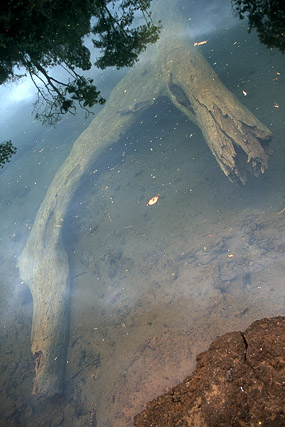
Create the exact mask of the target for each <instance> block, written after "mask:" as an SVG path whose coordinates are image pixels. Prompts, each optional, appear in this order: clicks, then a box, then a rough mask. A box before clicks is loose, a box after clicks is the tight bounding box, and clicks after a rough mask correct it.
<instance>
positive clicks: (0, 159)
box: [0, 141, 17, 168]
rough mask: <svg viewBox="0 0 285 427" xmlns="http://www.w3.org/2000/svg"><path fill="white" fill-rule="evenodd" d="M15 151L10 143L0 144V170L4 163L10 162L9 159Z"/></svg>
mask: <svg viewBox="0 0 285 427" xmlns="http://www.w3.org/2000/svg"><path fill="white" fill-rule="evenodd" d="M16 151H17V149H16V147H14V146H13V144H12V142H11V141H5V142H1V143H0V168H3V166H4V164H5V163H9V162H10V157H11V156H12V154H15V153H16Z"/></svg>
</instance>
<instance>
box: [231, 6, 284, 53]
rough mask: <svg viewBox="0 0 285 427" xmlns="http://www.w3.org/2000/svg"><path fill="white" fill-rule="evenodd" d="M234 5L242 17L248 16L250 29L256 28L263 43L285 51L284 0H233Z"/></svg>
mask: <svg viewBox="0 0 285 427" xmlns="http://www.w3.org/2000/svg"><path fill="white" fill-rule="evenodd" d="M232 5H233V9H234V11H235V12H236V13H237V14H238V15H239V17H240V18H241V19H244V18H246V17H247V18H248V21H249V31H251V30H252V28H256V30H257V33H258V36H259V39H260V41H261V42H262V43H264V44H265V45H266V46H268V47H269V48H277V49H279V50H281V52H282V53H284V52H285V1H284V0H232Z"/></svg>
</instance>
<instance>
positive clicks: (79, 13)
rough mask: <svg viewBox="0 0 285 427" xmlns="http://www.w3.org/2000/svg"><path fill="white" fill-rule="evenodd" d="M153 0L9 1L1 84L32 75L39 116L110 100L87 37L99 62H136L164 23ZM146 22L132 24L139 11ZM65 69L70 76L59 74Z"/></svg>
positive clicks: (52, 117) (3, 14)
mask: <svg viewBox="0 0 285 427" xmlns="http://www.w3.org/2000/svg"><path fill="white" fill-rule="evenodd" d="M150 3H151V0H121V1H116V0H41V1H34V0H6V1H3V2H1V5H0V28H1V30H0V31H1V33H0V84H3V83H7V82H9V81H12V80H16V79H19V78H21V77H23V76H25V75H29V76H30V78H31V79H32V81H33V83H34V84H35V86H36V87H37V92H38V99H37V102H36V105H35V107H36V108H35V117H36V118H37V119H40V120H41V121H42V122H44V123H51V124H54V123H56V122H57V121H58V120H59V119H60V117H61V116H62V115H63V114H65V113H66V112H70V113H72V114H74V113H75V112H76V108H77V107H78V105H79V106H80V107H81V108H83V109H85V110H86V112H87V111H88V109H89V108H91V107H92V106H93V105H94V104H96V103H100V104H103V103H104V102H105V100H104V98H103V97H102V96H101V94H100V91H99V90H98V89H97V87H96V86H95V84H94V81H93V79H91V78H88V77H85V76H84V75H82V71H86V70H89V69H90V68H91V66H92V63H91V59H90V58H91V53H90V50H89V49H88V48H87V47H86V45H84V37H85V36H87V35H91V36H92V39H93V40H92V41H93V44H94V47H95V48H99V50H100V56H99V58H98V59H97V61H96V64H95V65H96V66H97V67H99V68H102V69H104V68H106V67H109V66H115V67H117V68H120V67H125V66H131V65H133V64H134V62H135V61H137V59H138V56H139V54H140V52H141V51H142V50H144V49H145V47H146V45H147V44H148V43H153V42H155V41H156V40H157V38H158V32H159V26H158V25H154V23H153V22H152V19H151V14H150V12H149V6H150ZM137 11H138V12H140V15H143V17H144V24H143V25H140V26H136V27H135V26H133V22H134V17H135V13H136V12H137ZM91 18H92V19H91ZM55 66H59V67H61V68H62V69H63V70H64V71H65V73H66V74H67V75H68V78H67V79H60V78H57V77H55V75H56V76H58V75H59V72H58V70H57V73H56V74H55V73H53V72H52V68H53V67H55Z"/></svg>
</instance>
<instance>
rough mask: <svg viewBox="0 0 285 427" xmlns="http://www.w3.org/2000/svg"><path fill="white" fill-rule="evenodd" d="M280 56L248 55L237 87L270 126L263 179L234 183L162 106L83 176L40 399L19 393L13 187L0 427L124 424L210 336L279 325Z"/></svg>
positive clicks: (21, 307)
mask: <svg viewBox="0 0 285 427" xmlns="http://www.w3.org/2000/svg"><path fill="white" fill-rule="evenodd" d="M251 55H252V53H249V58H251V57H252V56H251ZM272 55H273V54H272ZM278 58H279V56H278ZM278 58H277V59H276V58H275V57H274V55H273V57H271V59H270V60H268V64H267V65H266V66H267V68H266V66H264V64H263V63H262V61H261V59H259V57H258V56H257V57H256V58H254V61H255V62H254V63H255V64H257V65H256V68H254V69H253V70H252V74H251V76H250V78H248V79H246V80H244V81H243V83H242V84H243V85H244V86H243V88H244V90H246V91H247V92H248V93H249V94H254V96H252V97H250V95H249V98H247V103H246V105H247V106H248V108H250V109H251V110H252V111H253V112H254V113H255V114H257V115H258V117H259V118H260V119H261V120H262V121H263V122H265V123H266V124H269V125H270V128H271V129H272V130H274V140H273V142H272V150H273V153H274V155H273V156H272V158H271V161H270V166H269V170H268V171H267V172H266V174H265V175H264V176H261V177H260V178H258V179H250V180H249V182H248V184H247V186H245V187H234V186H233V185H231V184H230V183H228V182H227V180H226V178H225V176H224V175H223V174H222V172H221V171H220V170H219V168H218V165H217V164H216V162H215V160H214V158H213V156H212V155H211V153H210V152H209V150H208V148H207V147H206V144H205V141H204V139H203V137H202V135H201V133H200V131H199V130H198V129H197V128H196V127H194V125H193V124H192V123H190V122H189V121H187V120H186V119H185V117H184V116H182V115H181V114H180V113H179V112H177V111H176V110H174V109H173V108H172V107H171V106H170V105H169V103H168V101H167V100H166V99H162V100H159V102H158V103H157V104H156V105H153V106H152V107H151V108H150V109H149V110H148V111H147V112H146V113H145V116H144V117H143V119H142V120H141V122H139V123H137V124H136V126H134V127H133V128H132V129H130V130H129V131H128V133H127V134H126V135H124V136H123V137H122V139H121V141H120V142H119V143H118V144H116V146H114V147H112V149H111V150H108V152H107V153H105V155H104V156H102V159H101V162H100V164H96V165H94V170H93V173H90V174H89V175H88V176H87V177H86V180H85V182H84V183H83V185H82V187H81V189H80V191H79V192H78V194H76V196H75V197H74V199H73V201H72V205H71V206H70V215H69V217H68V218H66V221H65V227H64V241H65V245H66V248H67V250H68V255H69V260H70V269H71V279H72V280H71V281H72V288H71V322H70V339H69V348H68V357H67V365H66V387H65V394H64V397H63V398H59V399H57V400H54V401H52V402H45V401H41V400H36V399H35V398H34V397H33V396H32V395H31V389H32V380H33V376H34V361H33V359H32V356H31V352H30V342H29V339H30V327H31V321H32V300H31V297H30V294H29V291H28V290H27V289H26V288H25V287H24V286H23V285H21V283H20V282H21V280H20V278H19V277H18V273H17V269H16V259H17V255H18V252H19V247H20V248H21V247H23V244H24V241H25V239H26V237H27V233H28V229H29V227H30V225H29V224H30V222H29V221H28V220H26V218H30V217H32V216H33V215H34V213H35V212H36V210H37V209H36V208H37V206H35V205H33V204H32V203H31V200H32V198H33V197H32V196H33V193H32V192H30V193H29V196H28V198H27V197H26V195H25V194H24V187H23V188H22V199H21V200H19V197H20V195H19V194H18V195H17V193H15V194H16V195H17V201H16V202H15V203H14V205H13V200H12V201H11V204H9V206H8V205H7V206H6V208H5V210H3V212H4V213H5V217H4V215H3V218H4V219H3V223H2V231H3V233H2V236H3V238H2V242H5V243H7V242H9V244H8V243H7V246H5V251H4V249H3V246H2V249H1V257H2V263H1V266H0V271H1V275H0V277H1V279H0V280H1V297H2V298H1V314H0V316H1V325H2V328H1V337H0V338H1V342H2V343H3V346H2V345H1V348H3V352H2V356H1V357H2V360H1V383H2V384H1V388H2V390H5V393H6V399H4V400H3V401H2V402H1V408H0V410H1V412H0V415H1V417H0V420H1V422H4V424H3V425H5V426H7V427H9V426H38V425H42V426H57V425H64V426H70V425H72V426H85V425H89V426H95V425H98V426H106V427H108V426H116V427H120V426H122V427H123V426H124V427H126V426H131V425H132V418H133V416H134V415H135V414H136V413H137V412H139V411H140V410H141V409H142V408H143V405H144V403H145V402H146V401H148V400H149V399H151V398H154V397H156V396H157V395H158V394H161V393H163V392H164V391H165V390H167V389H168V388H169V387H172V386H174V385H175V384H177V383H179V382H181V381H182V380H183V378H184V377H185V376H186V375H189V373H190V372H191V371H192V370H193V368H194V366H195V358H196V355H197V354H198V353H199V352H201V351H203V350H205V349H206V348H207V347H208V345H209V344H210V342H211V341H212V340H213V339H214V338H215V337H217V336H218V335H221V334H223V333H224V332H226V331H230V330H244V329H245V328H246V327H247V326H248V325H249V324H250V323H252V322H253V321H254V320H256V319H259V318H262V317H270V316H277V315H284V307H285V304H284V267H285V257H284V250H285V230H284V226H285V213H284V208H285V195H284V182H285V170H284V163H285V152H284V145H282V144H283V134H282V132H283V129H282V126H283V124H282V117H283V116H282V113H281V112H280V111H279V110H278V109H276V108H274V107H273V102H272V101H273V99H274V100H275V99H276V102H277V100H278V97H280V89H279V88H278V87H277V86H276V85H275V84H273V83H272V79H273V77H274V76H275V75H276V71H278V64H279V63H278ZM275 59H276V62H275V63H274V61H275ZM258 61H260V64H263V69H262V70H261V68H258ZM228 62H229V67H232V73H233V74H234V73H237V74H238V75H242V71H241V69H238V67H234V63H232V64H231V61H230V60H229V61H228ZM272 64H275V68H276V69H274V70H273V71H272V68H274V67H272ZM240 67H242V65H240ZM223 69H224V68H223V67H222V66H221V69H220V70H219V71H220V72H221V73H222V76H221V77H222V78H223V79H224V81H225V83H226V84H227V86H228V87H229V88H230V89H231V90H233V92H234V93H235V94H236V95H237V96H239V94H240V91H241V88H240V87H237V86H235V85H234V86H233V87H231V85H230V84H229V83H230V82H229V80H228V76H227V71H224V74H223ZM266 71H267V72H268V76H269V77H268V81H267V78H266V79H265V78H264V77H263V76H264V73H265V72H266ZM270 73H271V74H270ZM233 74H231V75H233ZM233 78H234V77H233ZM265 80H266V81H265ZM234 81H236V80H234ZM241 81H242V80H241ZM269 81H270V82H271V83H272V85H269ZM265 83H268V92H267V93H265V92H264V90H263V87H264V84H265ZM269 94H270V95H269ZM256 105H258V106H263V108H262V111H258V110H256V111H255V106H256ZM260 108H261V107H260ZM31 173H32V171H31ZM52 173H54V172H53V171H52ZM51 176H52V174H51ZM32 178H33V177H32V176H31V180H32ZM157 195H159V200H158V202H157V203H156V204H154V205H153V206H147V202H148V200H149V199H150V198H152V197H153V196H157ZM29 197H30V198H29ZM27 200H28V201H29V203H28V202H27ZM25 203H26V205H25ZM20 207H21V209H22V211H20ZM13 217H15V218H18V219H17V223H18V225H15V224H13V226H12V222H11V218H13ZM9 218H10V219H9ZM27 221H28V222H27ZM27 224H28V225H29V226H26V225H27ZM23 229H24V230H23ZM14 233H16V235H19V236H20V237H19V240H18V242H17V241H15V236H14ZM6 248H8V249H6ZM96 423H97V424H96Z"/></svg>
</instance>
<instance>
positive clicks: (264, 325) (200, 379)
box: [134, 317, 285, 427]
mask: <svg viewBox="0 0 285 427" xmlns="http://www.w3.org/2000/svg"><path fill="white" fill-rule="evenodd" d="M197 362H198V364H197V367H196V369H195V371H194V373H193V374H192V375H191V376H189V377H187V378H186V379H185V380H184V381H183V382H182V383H181V384H179V385H178V386H176V387H174V388H173V389H171V390H170V391H168V392H167V393H166V394H165V395H163V396H160V397H158V398H157V399H155V400H153V401H152V402H149V403H148V404H147V408H146V409H145V410H144V411H143V412H141V413H140V414H138V415H137V416H136V417H135V422H134V425H135V426H136V427H142V426H153V427H154V426H156V427H159V426H161V427H167V426H171V427H174V426H192V427H196V426H197V427H203V426H259V425H260V426H272V427H273V426H274V427H278V426H284V425H285V413H284V412H285V411H284V410H285V317H275V318H271V319H262V320H258V321H256V322H254V323H253V324H252V325H251V326H250V327H249V328H247V329H246V330H245V331H244V332H230V333H227V334H225V335H223V336H221V337H219V338H217V339H216V340H215V341H214V342H213V343H212V344H211V345H210V347H209V349H208V350H207V351H206V352H204V353H201V354H200V355H199V356H198V357H197Z"/></svg>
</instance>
